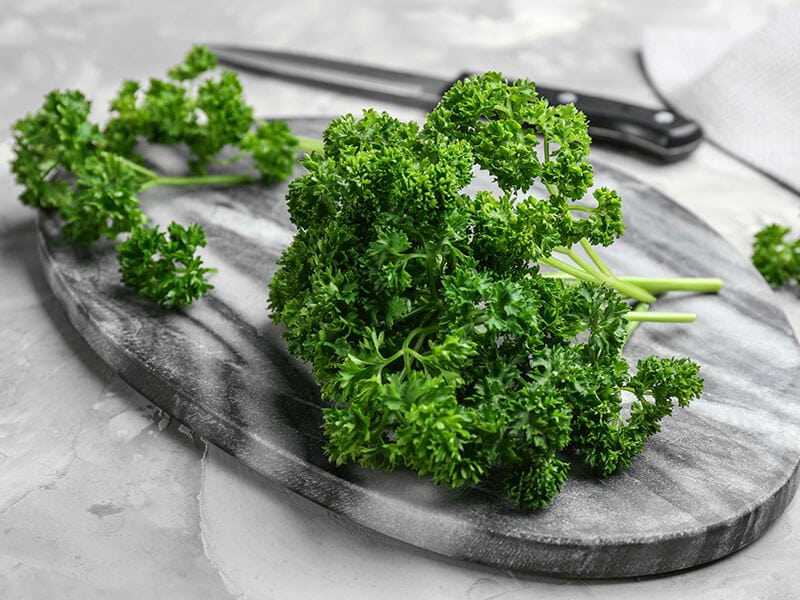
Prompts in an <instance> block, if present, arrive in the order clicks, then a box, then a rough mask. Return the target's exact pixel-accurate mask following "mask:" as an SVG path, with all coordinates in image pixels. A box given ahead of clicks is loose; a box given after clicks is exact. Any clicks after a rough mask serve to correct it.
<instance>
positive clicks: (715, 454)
mask: <svg viewBox="0 0 800 600" xmlns="http://www.w3.org/2000/svg"><path fill="white" fill-rule="evenodd" d="M325 123H326V121H324V120H319V119H317V120H308V119H306V120H296V121H293V122H292V125H293V126H294V127H295V129H296V130H297V131H298V132H299V133H302V134H306V135H317V136H318V135H319V134H320V132H321V130H322V129H323V127H324V125H325ZM154 160H155V162H156V163H158V164H160V166H162V167H165V168H167V169H168V168H169V165H168V163H169V156H168V155H164V154H162V155H160V156H157V157H155V158H154ZM595 180H596V181H597V183H598V184H600V185H608V186H610V187H613V188H615V189H617V190H618V191H619V192H620V194H621V195H622V197H623V205H624V210H625V218H626V224H627V227H628V232H627V233H626V235H625V236H624V237H623V238H622V240H620V241H619V242H617V243H616V244H615V245H614V247H613V248H612V249H609V250H608V251H607V252H606V254H605V255H604V256H606V257H607V258H608V262H609V264H610V265H611V266H612V268H614V269H615V271H616V272H618V273H620V274H629V275H645V274H646V275H652V276H657V275H658V276H671V275H680V276H717V277H721V278H722V279H723V280H724V281H725V284H726V285H725V288H724V289H723V291H722V292H721V293H720V294H719V295H696V294H680V293H673V294H671V295H667V296H665V297H664V298H662V299H660V300H659V301H658V303H657V306H656V307H655V308H657V309H660V310H680V311H691V312H695V313H697V322H696V323H693V324H691V325H664V324H644V325H642V326H641V327H639V329H638V330H637V331H636V333H635V335H634V337H633V339H632V340H631V341H630V343H629V344H628V346H626V355H627V356H628V357H629V358H630V359H632V360H635V359H636V358H639V357H643V356H646V355H648V354H658V355H662V356H683V355H688V356H691V357H692V358H693V359H694V360H696V361H697V362H698V363H699V364H700V365H701V374H702V376H703V377H704V378H705V382H706V391H705V393H704V395H703V397H702V398H701V399H700V400H698V401H696V402H694V403H693V404H692V405H691V406H690V407H689V408H687V409H678V410H676V414H675V416H674V417H673V418H670V419H666V420H665V421H664V424H663V425H664V426H663V430H662V431H661V432H660V433H659V434H657V435H655V436H653V437H652V438H651V439H650V440H649V442H648V444H647V447H646V449H645V451H644V452H643V453H642V454H641V455H640V457H639V458H638V459H637V460H636V461H635V462H634V464H633V465H632V466H631V468H630V469H628V470H627V471H625V472H623V473H620V474H617V475H614V476H612V477H609V478H607V479H604V480H598V479H594V478H591V477H589V476H587V475H585V474H582V473H579V472H576V473H572V475H571V477H570V479H569V481H568V483H567V484H566V486H565V488H564V489H563V491H562V492H561V493H560V494H559V495H558V496H557V497H556V499H555V500H554V501H553V503H552V504H551V505H550V506H549V507H547V508H546V509H544V510H539V511H534V512H525V511H520V510H517V509H514V508H513V507H511V506H509V505H508V504H506V503H504V502H502V501H500V499H499V498H498V497H497V496H495V495H494V494H493V493H492V492H491V491H489V490H484V489H474V490H447V489H442V488H439V487H436V486H434V485H433V484H431V483H430V482H428V481H427V480H424V479H419V478H417V477H416V476H414V475H412V474H409V473H402V472H396V473H388V474H387V473H382V472H377V471H372V470H366V469H362V468H358V467H355V466H348V467H344V468H334V467H332V466H331V465H329V464H328V463H327V461H326V460H325V458H324V456H323V453H322V450H321V448H322V443H323V440H322V439H321V435H320V431H319V424H320V422H321V413H320V399H319V395H318V391H317V388H316V386H315V384H314V381H313V379H312V378H311V377H310V375H309V373H308V371H307V369H306V368H305V366H304V365H303V364H300V363H299V362H297V361H296V360H294V359H293V358H292V357H291V356H289V355H288V354H287V352H286V349H285V346H284V344H283V342H282V338H281V332H280V330H279V329H278V328H276V327H275V326H274V325H272V324H271V323H270V320H269V317H268V313H267V310H266V296H267V285H268V282H269V279H270V277H271V276H272V274H273V273H274V271H275V269H276V264H275V261H276V258H277V257H278V256H279V254H280V252H281V250H282V249H283V248H284V247H285V246H286V245H288V244H289V242H290V240H291V238H292V231H293V230H292V226H291V225H290V223H289V220H288V215H287V211H286V206H285V202H284V194H285V191H286V185H279V186H275V187H269V188H264V187H255V186H254V187H250V188H248V187H243V188H237V189H222V188H217V189H202V190H200V189H183V190H177V189H152V190H149V191H147V192H146V193H144V194H143V195H142V203H143V205H144V208H145V210H146V212H147V213H148V214H149V215H150V216H151V217H152V218H153V219H154V220H155V221H156V222H158V223H161V224H166V223H168V222H169V221H170V220H172V219H175V220H177V221H179V222H181V223H188V222H191V221H196V222H199V223H201V224H202V225H203V227H204V228H205V230H206V233H207V234H208V247H207V248H206V249H205V252H204V255H205V262H206V264H207V265H209V266H213V267H216V268H217V269H219V272H218V273H217V274H215V275H214V276H213V279H212V282H213V283H214V285H215V286H216V288H215V289H214V290H213V291H212V292H211V294H210V295H209V296H207V297H206V298H204V299H203V300H201V301H198V302H196V303H195V304H194V305H193V306H192V307H190V308H188V309H186V310H184V311H180V312H166V311H164V310H161V309H159V308H157V307H155V306H154V305H153V304H151V303H149V302H148V301H146V300H142V299H139V298H137V297H136V296H135V295H133V294H132V293H131V292H130V291H128V290H126V289H124V288H123V287H122V286H121V284H120V283H119V278H118V273H117V263H116V258H115V255H114V252H113V247H112V246H111V245H110V244H107V243H106V244H103V243H98V244H96V245H95V246H93V247H92V248H91V249H88V250H87V249H77V248H75V247H73V246H70V245H68V244H66V243H65V242H64V241H63V240H62V238H61V237H60V236H59V235H58V229H59V225H60V224H59V222H58V220H57V218H55V217H54V216H52V215H48V214H42V215H41V218H40V220H39V236H40V242H41V244H40V248H41V258H42V264H43V266H44V270H45V272H46V274H47V277H48V280H49V282H50V285H51V286H52V289H53V291H54V293H55V294H56V296H57V297H58V298H59V300H60V302H61V303H62V305H63V307H64V309H65V311H66V313H67V314H68V316H69V319H70V321H71V322H72V323H73V325H74V326H75V327H76V328H77V329H78V331H79V332H81V334H82V335H83V336H84V337H85V338H86V340H87V341H88V343H89V344H90V345H91V346H92V347H93V348H94V350H95V351H96V352H97V353H98V354H99V355H100V356H101V357H102V358H103V359H104V360H105V361H107V362H108V363H109V364H110V365H111V366H112V367H113V368H115V369H116V370H118V372H119V373H120V374H121V376H122V377H123V378H124V379H125V380H127V381H128V382H130V383H131V384H132V385H133V386H134V387H136V388H137V389H139V390H140V391H141V392H142V393H144V394H145V395H146V396H147V397H148V398H149V399H150V400H151V401H152V402H154V403H155V404H156V405H158V406H160V407H161V408H163V409H164V410H166V411H168V412H169V413H171V414H172V415H173V416H174V417H175V418H177V419H178V420H180V421H182V422H183V423H185V424H186V425H188V426H189V427H191V428H192V429H193V430H194V431H195V432H196V433H197V434H199V435H200V436H202V437H204V438H205V439H207V440H208V441H210V442H212V443H214V444H216V445H218V446H219V447H221V448H223V449H224V450H226V451H227V452H229V453H231V454H232V455H233V456H235V457H237V458H239V459H240V460H242V461H243V462H244V463H245V464H247V465H249V466H250V467H251V468H253V469H254V470H256V471H257V472H259V473H262V474H263V475H265V476H267V477H270V478H273V479H275V480H277V481H278V482H280V483H281V484H283V485H285V486H286V487H287V488H289V489H290V490H293V491H294V492H296V493H298V494H300V495H302V496H304V497H306V498H309V499H310V500H312V501H314V502H316V503H319V504H320V505H322V506H324V507H327V508H328V509H329V510H331V511H333V512H334V513H337V514H340V515H343V516H345V517H347V518H349V519H351V520H352V521H354V522H356V523H358V524H360V525H363V526H365V527H368V528H370V529H372V530H375V531H378V532H381V533H383V534H385V535H388V536H391V537H393V538H396V539H399V540H403V541H405V542H407V543H409V544H411V545H413V546H416V547H419V548H422V549H426V550H429V551H433V552H435V553H440V554H443V555H446V556H449V557H454V558H457V559H462V560H465V561H471V562H476V563H481V564H484V565H490V566H494V567H499V568H502V569H511V570H515V571H520V572H528V573H546V574H550V575H563V576H572V577H625V576H638V575H647V574H654V573H662V572H667V571H672V570H677V569H682V568H686V567H691V566H695V565H698V564H702V563H705V562H708V561H712V560H715V559H718V558H720V557H723V556H726V555H727V554H730V553H731V552H734V551H736V550H738V549H740V548H742V547H744V546H745V545H747V544H749V543H750V542H752V541H753V540H755V539H757V538H758V537H759V536H760V535H761V534H762V533H764V531H765V530H766V529H767V527H769V525H770V524H771V523H772V522H773V521H774V520H775V519H776V518H778V517H779V516H780V514H781V513H782V512H783V510H784V508H785V507H786V505H787V504H788V502H789V501H790V500H791V498H792V496H793V494H794V492H795V489H796V486H797V482H798V479H797V466H798V461H800V399H798V395H797V391H796V389H797V386H796V381H797V373H798V367H800V352H799V351H798V346H797V344H796V341H795V338H794V336H793V334H792V330H791V328H790V326H789V323H788V322H787V320H786V318H785V317H784V316H783V314H782V313H781V311H780V310H779V309H777V308H776V307H775V306H774V305H773V304H772V303H771V302H770V296H771V291H770V289H769V288H768V287H767V286H766V284H764V283H763V281H762V280H761V278H760V276H759V275H758V274H757V273H756V272H755V271H754V269H753V268H752V267H751V266H750V264H749V262H748V261H747V260H746V259H745V258H743V257H741V256H739V255H737V254H736V252H735V251H734V250H733V249H732V248H731V247H730V246H729V245H727V244H726V243H725V242H724V241H723V240H722V239H721V238H720V237H719V236H717V235H716V234H715V233H714V232H713V231H712V230H711V229H709V228H708V227H707V226H706V225H704V224H703V223H701V222H699V221H698V219H697V218H695V217H694V216H693V215H691V214H690V213H688V212H686V211H685V210H683V209H682V208H680V207H679V206H678V205H676V204H675V203H673V202H672V201H670V200H669V199H668V198H666V197H664V196H663V195H662V194H660V193H659V192H657V191H656V190H653V189H652V188H649V187H647V186H646V185H643V184H642V183H640V182H639V181H637V180H635V179H633V178H631V177H629V176H627V175H624V174H622V173H620V172H617V171H615V170H614V169H611V168H609V167H604V166H602V165H597V166H596V177H595Z"/></svg>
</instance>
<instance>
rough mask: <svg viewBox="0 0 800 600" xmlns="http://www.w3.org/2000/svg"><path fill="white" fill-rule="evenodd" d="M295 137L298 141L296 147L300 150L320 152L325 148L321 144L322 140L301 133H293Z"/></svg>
mask: <svg viewBox="0 0 800 600" xmlns="http://www.w3.org/2000/svg"><path fill="white" fill-rule="evenodd" d="M295 137H296V138H297V142H298V147H297V149H298V150H300V151H301V152H322V151H323V150H324V149H325V144H323V142H322V140H318V139H316V138H310V137H305V136H302V135H295Z"/></svg>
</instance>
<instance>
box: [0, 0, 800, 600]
mask: <svg viewBox="0 0 800 600" xmlns="http://www.w3.org/2000/svg"><path fill="white" fill-rule="evenodd" d="M796 4H797V2H787V1H776V0H773V1H764V2H759V3H755V2H747V1H745V0H740V1H738V2H720V1H717V0H693V1H691V2H690V1H688V0H684V1H676V2H669V3H663V2H662V3H657V2H651V1H647V2H631V1H627V2H626V1H624V0H614V1H603V2H590V1H588V0H562V1H561V2H558V3H545V2H541V1H531V0H528V1H521V0H519V1H511V0H506V1H503V0H497V1H495V2H492V3H487V2H485V1H482V2H478V1H473V0H469V1H456V0H449V1H447V0H440V1H424V2H423V1H412V2H401V1H399V0H384V1H382V2H371V3H367V2H345V1H343V0H337V1H333V0H328V1H315V0H295V1H293V2H291V3H284V2H280V3H279V2H275V1H266V2H265V1H261V2H256V1H255V0H242V1H234V2H227V3H220V5H218V6H215V5H212V4H211V3H206V2H197V1H195V2H190V1H189V0H173V1H171V2H153V1H152V0H140V1H137V2H134V1H132V0H129V1H115V2H112V1H110V0H107V1H99V0H76V1H74V2H69V3H67V2H55V1H54V0H25V1H23V0H5V1H4V2H2V8H3V10H2V11H0V73H2V75H3V84H2V86H0V161H2V162H4V163H5V162H6V161H7V160H8V159H9V158H10V154H11V152H10V143H9V140H10V134H9V132H8V126H9V125H10V123H11V122H12V121H13V120H15V119H16V118H17V117H20V116H22V115H23V114H24V113H25V112H26V111H28V110H33V109H35V108H36V107H37V106H38V105H39V103H40V101H41V98H42V96H43V95H44V94H45V93H46V92H47V91H49V90H50V89H53V88H56V87H61V88H79V89H82V90H84V91H85V92H86V93H87V94H88V95H89V96H90V97H92V98H93V99H94V100H95V102H96V112H97V118H98V120H102V118H103V115H104V111H105V107H106V105H107V102H108V100H109V99H110V98H111V96H112V95H113V94H114V92H115V90H116V88H117V86H118V85H119V82H120V81H121V80H122V79H123V78H126V77H130V78H136V79H141V78H146V77H148V76H150V75H160V74H161V73H163V71H164V70H165V69H166V68H167V67H168V66H170V65H172V64H174V63H176V62H178V60H180V58H181V57H182V55H183V54H184V53H185V51H186V50H187V49H188V47H189V46H190V45H191V44H192V43H195V42H198V41H213V42H225V41H228V42H237V43H249V44H261V45H267V46H271V47H278V48H287V49H295V50H298V49H300V50H306V51H313V52H317V53H321V54H327V55H330V56H335V57H356V58H359V59H361V60H367V61H369V62H373V63H376V64H384V65H389V66H394V67H400V68H407V69H413V70H420V71H424V72H428V73H431V74H438V75H443V76H449V75H456V74H458V73H459V72H460V71H462V70H463V69H475V70H485V69H497V70H502V71H504V72H506V73H508V74H510V75H518V74H522V75H528V76H530V77H531V78H533V79H536V80H541V81H542V82H543V83H544V82H546V83H548V84H555V85H565V86H572V87H575V88H577V89H581V90H584V91H587V92H595V93H603V94H605V95H613V96H623V97H626V98H629V99H630V100H634V101H638V102H642V103H645V104H652V105H655V104H657V103H658V100H657V98H656V95H655V94H654V92H653V91H652V89H651V88H650V87H649V86H648V83H647V80H646V78H645V76H644V75H643V73H642V71H641V68H640V66H639V63H638V58H637V48H638V45H639V39H640V36H641V33H642V31H643V30H644V29H645V28H647V27H650V26H665V25H667V26H681V27H695V28H722V29H728V30H737V31H746V30H750V29H752V28H754V27H756V26H758V25H759V24H761V23H763V22H764V21H765V20H767V19H768V18H769V17H771V16H772V15H774V14H776V13H777V12H778V11H780V10H781V9H783V8H786V7H788V6H792V5H796ZM243 81H244V83H245V87H246V89H247V90H248V94H249V95H250V98H251V100H252V102H253V103H254V104H255V105H256V106H257V107H258V108H259V110H260V111H261V112H262V113H263V114H265V115H270V116H316V115H333V114H339V113H341V112H345V111H358V110H360V108H361V107H362V106H364V104H365V103H364V101H362V100H360V99H358V98H351V97H345V96H338V95H335V94H332V93H326V92H322V91H318V90H307V89H305V88H301V87H298V86H292V85H289V84H285V83H281V82H277V81H268V80H259V79H256V78H253V77H243ZM381 108H387V109H390V110H392V111H393V112H394V113H395V114H398V115H399V116H402V117H407V118H416V117H419V116H420V113H418V112H416V111H413V110H409V109H403V108H400V107H392V106H381ZM595 156H597V157H598V158H599V159H601V160H603V161H604V162H607V163H609V164H612V165H614V166H616V167H618V168H621V169H623V170H625V171H627V172H629V173H632V174H635V175H636V176H637V177H639V178H640V179H643V180H645V181H646V182H648V183H650V184H651V185H653V186H655V187H657V188H659V189H660V190H662V191H664V192H665V193H667V194H668V195H669V196H671V197H672V198H674V199H675V200H676V201H677V202H679V203H681V204H683V205H684V206H686V207H687V208H689V209H690V210H693V211H694V212H695V213H696V214H697V215H698V217H700V218H703V219H705V220H707V221H709V222H710V223H711V224H712V225H713V226H714V227H715V228H716V229H717V230H718V231H719V232H720V233H721V234H722V235H723V236H724V237H725V238H726V239H728V240H729V241H730V243H731V244H732V245H733V247H734V248H735V249H736V251H738V252H740V253H741V254H742V255H743V256H746V255H747V254H748V253H749V246H750V239H751V236H752V234H753V233H754V232H755V231H756V230H757V229H758V228H759V227H760V226H762V225H763V224H765V223H766V222H769V221H773V220H783V221H786V222H789V223H795V224H800V214H799V213H800V202H798V198H797V196H796V195H794V194H791V193H789V192H788V191H786V190H785V189H783V188H781V187H780V186H778V185H776V184H774V183H772V182H771V181H769V180H768V179H765V178H764V177H763V176H761V175H759V174H758V173H756V172H754V171H752V170H750V169H748V168H747V167H746V166H744V165H742V164H741V163H739V162H738V161H736V160H734V159H732V158H730V157H729V156H728V155H726V154H725V153H724V152H723V151H721V150H719V149H717V148H715V147H714V146H712V145H710V144H704V145H703V146H701V147H700V148H699V149H698V150H697V152H696V153H695V154H694V155H693V156H692V157H691V158H690V159H689V160H687V161H684V162H681V163H677V164H674V165H669V166H661V165H653V164H650V163H647V162H643V161H641V160H639V159H637V158H636V157H632V156H627V155H624V154H619V153H613V152H610V151H608V150H603V149H598V150H597V151H596V152H595ZM17 194H18V190H17V189H16V187H15V186H14V184H13V182H12V180H11V178H10V176H9V175H8V173H7V171H6V170H5V169H2V170H0V202H2V204H0V281H2V289H3V292H2V294H0V597H2V598H68V599H71V598H76V599H77V598H80V599H93V598H115V599H116V598H123V599H124V598H164V599H172V598H178V599H182V598H194V599H203V598H209V599H211V598H214V599H226V598H242V599H245V600H251V599H252V600H261V599H273V598H276V599H284V598H289V599H292V598H317V597H325V598H354V599H358V598H373V597H381V598H415V597H419V598H430V599H433V598H443V599H450V598H453V599H456V598H466V599H470V600H472V599H489V598H508V599H515V598H531V597H548V598H556V599H561V598H563V599H567V598H568V599H579V600H580V599H590V598H591V599H598V598H599V599H605V598H615V599H623V600H624V599H625V598H632V599H633V598H642V597H649V598H651V599H653V600H661V599H667V598H674V597H681V598H720V599H723V598H724V599H726V600H729V599H733V600H737V599H742V600H744V599H756V598H763V599H769V600H777V599H789V598H796V597H797V589H799V588H800V579H799V578H798V576H797V573H796V570H797V569H796V567H797V558H796V557H797V556H798V555H800V533H798V529H799V528H800V507H798V504H797V501H795V502H794V503H793V504H792V506H790V508H789V510H788V511H787V513H786V514H785V515H784V516H783V517H782V518H781V519H780V520H779V521H778V522H777V523H776V524H775V525H774V527H773V528H772V529H771V530H770V531H769V532H767V534H766V535H765V536H764V537H763V538H761V539H760V540H759V541H757V542H756V543H755V544H753V545H752V546H750V547H748V548H746V549H745V550H743V551H741V552H739V553H737V554H735V555H733V556H731V557H729V558H728V559H725V560H722V561H719V562H717V563H715V564H712V565H709V566H706V567H703V568H700V569H696V570H692V571H690V572H686V573H680V574H677V575H671V576H667V577H659V578H652V579H646V580H640V581H603V582H570V581H564V580H548V579H544V578H520V577H519V576H515V575H513V574H509V573H502V572H496V571H489V570H486V569H480V568H474V567H470V566H467V565H463V564H456V563H452V562H450V561H446V560H443V559H440V558H438V557H435V556H431V555H428V554H425V553H420V552H418V551H415V550H413V549H410V548H408V547H406V546H403V545H400V544H397V543H394V542H391V541H387V540H385V539H383V538H378V537H377V536H373V535H371V534H369V533H365V532H363V531H361V530H357V529H355V528H353V527H351V526H350V525H348V524H347V523H343V522H341V521H340V520H337V519H335V518H333V517H331V516H330V515H329V514H328V513H327V512H325V511H324V510H322V509H320V508H318V507H316V506H314V505H311V504H310V503H308V502H305V501H301V500H299V499H297V498H296V497H295V496H292V495H289V494H287V493H286V492H285V491H283V490H282V489H280V488H277V487H275V486H273V485H272V484H270V483H269V482H268V481H265V480H264V479H263V478H260V477H258V476H254V475H252V474H251V473H250V472H249V471H248V470H247V469H245V468H244V467H242V466H240V465H239V464H238V463H237V462H235V461H234V460H232V459H230V458H229V457H228V456H227V455H225V454H223V453H222V452H220V451H218V450H217V449H215V448H214V447H206V445H205V444H204V443H203V442H202V441H201V440H196V439H193V438H192V437H191V435H190V434H188V433H187V432H186V431H184V430H182V428H181V427H179V426H178V425H177V424H175V423H172V422H170V421H169V420H168V419H166V418H165V417H163V415H161V414H160V413H159V412H158V411H157V410H156V409H155V408H154V407H153V406H152V405H151V404H150V403H149V402H148V401H147V400H146V399H145V398H143V397H141V396H140V395H139V394H137V393H136V392H134V391H133V390H131V389H130V388H129V387H128V386H127V385H126V384H124V383H123V382H121V381H120V380H119V379H118V377H117V376H116V375H115V374H114V373H113V372H112V371H111V370H110V369H108V368H107V367H105V366H104V365H103V364H102V363H101V362H100V361H99V360H98V359H97V358H96V357H95V355H94V354H93V353H92V352H91V351H90V350H89V349H88V347H87V346H86V345H85V343H84V342H83V341H82V340H81V339H80V338H79V337H78V336H77V334H75V333H74V332H73V330H72V328H71V326H70V325H69V323H68V322H67V321H66V318H65V316H64V314H63V312H62V311H61V309H60V307H59V306H58V304H57V303H56V302H55V300H54V298H53V296H52V295H51V293H50V290H49V289H48V288H47V285H46V283H45V281H44V279H43V276H42V273H41V269H40V267H39V263H38V258H37V256H36V247H35V239H34V235H33V231H34V230H33V219H34V215H33V213H32V212H31V211H30V210H29V209H27V208H25V207H23V206H21V205H20V204H19V203H18V202H17V201H16V196H17ZM776 301H778V302H780V303H781V304H782V305H783V306H784V307H785V308H786V309H787V312H788V313H789V315H790V318H791V319H792V321H793V323H794V324H795V329H797V327H798V325H800V308H799V307H800V300H798V297H797V294H796V292H791V291H789V292H783V293H780V294H776ZM765 367H766V368H768V365H766V366H765Z"/></svg>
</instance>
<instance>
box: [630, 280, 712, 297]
mask: <svg viewBox="0 0 800 600" xmlns="http://www.w3.org/2000/svg"><path fill="white" fill-rule="evenodd" d="M617 279H619V280H620V281H625V282H627V283H632V284H634V285H637V286H639V287H640V288H642V289H645V290H647V291H648V292H650V293H651V294H663V293H664V292H704V293H710V294H714V293H716V292H718V291H720V290H721V289H722V280H721V279H717V278H716V277H622V276H620V277H617Z"/></svg>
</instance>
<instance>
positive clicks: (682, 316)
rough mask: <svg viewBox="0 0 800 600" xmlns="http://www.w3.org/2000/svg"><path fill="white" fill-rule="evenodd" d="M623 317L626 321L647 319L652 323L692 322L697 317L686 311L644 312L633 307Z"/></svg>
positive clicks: (638, 305)
mask: <svg viewBox="0 0 800 600" xmlns="http://www.w3.org/2000/svg"><path fill="white" fill-rule="evenodd" d="M643 305H644V303H641V304H637V305H636V308H639V307H640V306H643ZM625 318H626V319H628V321H648V322H652V323H692V322H693V321H694V320H695V319H696V318H697V315H695V314H694V313H687V312H666V311H653V312H649V311H648V312H644V311H638V310H636V309H634V310H632V311H630V312H629V313H626V314H625Z"/></svg>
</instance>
